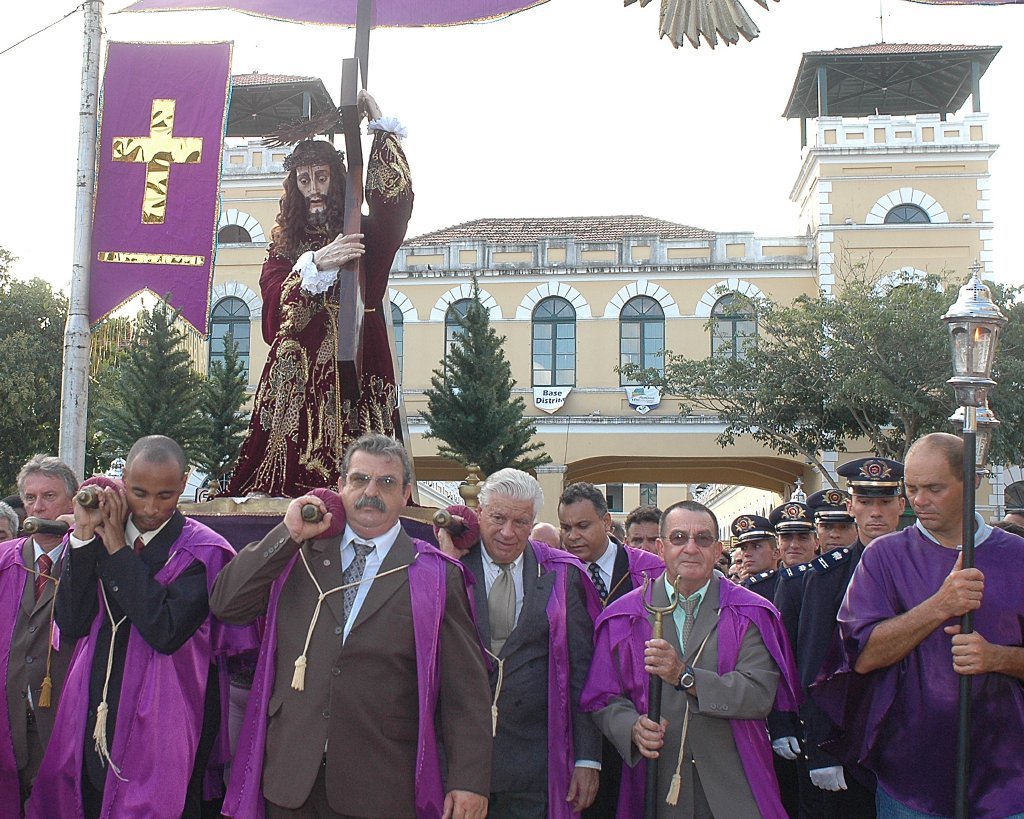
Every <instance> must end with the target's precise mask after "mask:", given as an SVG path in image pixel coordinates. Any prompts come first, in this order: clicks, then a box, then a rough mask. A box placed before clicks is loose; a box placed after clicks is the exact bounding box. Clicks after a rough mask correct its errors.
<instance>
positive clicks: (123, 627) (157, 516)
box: [28, 435, 234, 819]
mask: <svg viewBox="0 0 1024 819" xmlns="http://www.w3.org/2000/svg"><path fill="white" fill-rule="evenodd" d="M187 477H188V466H187V461H186V458H185V453H184V452H183V451H182V449H181V447H180V446H178V444H177V443H175V442H174V441H172V440H171V439H170V438H167V437H164V436H162V435H152V436H148V437H145V438H140V439H139V440H138V441H136V443H135V444H134V445H133V446H132V448H131V450H130V451H129V452H128V458H127V463H126V465H125V469H124V479H123V480H124V488H123V489H122V488H121V487H116V488H110V487H104V488H103V489H102V490H100V493H99V507H98V508H97V509H92V510H90V509H85V508H83V507H82V506H81V504H79V503H77V502H76V504H75V531H74V533H73V534H72V535H71V538H70V545H71V549H70V553H69V555H68V558H67V562H66V565H65V567H64V572H63V574H62V576H61V583H60V588H59V589H58V591H57V604H56V605H57V614H56V617H57V625H58V626H59V627H60V630H61V633H62V635H63V637H62V639H64V640H75V639H78V640H79V643H78V646H77V648H76V649H75V654H74V656H73V657H72V660H71V669H70V671H69V672H68V677H67V680H66V682H65V685H64V692H63V694H62V697H61V702H60V707H59V709H58V713H57V721H56V724H55V726H54V729H53V734H52V736H51V742H50V744H49V746H48V748H47V751H46V755H45V756H44V757H43V763H42V766H41V768H40V773H39V775H38V777H37V779H36V786H35V788H34V789H33V791H32V797H31V800H30V801H29V804H28V815H29V816H32V817H38V818H41V817H54V819H57V818H58V817H60V819H66V817H98V816H116V817H143V816H145V817H151V818H152V819H174V818H175V817H179V816H187V817H199V816H200V815H201V802H202V796H203V792H202V786H203V779H204V774H205V771H206V767H207V762H208V761H209V759H210V757H211V753H212V752H213V749H214V746H215V744H216V742H217V740H218V738H219V737H220V736H221V730H222V727H223V726H222V724H221V719H220V716H221V713H220V691H219V674H218V669H217V667H216V666H215V665H214V660H215V658H216V657H217V656H218V655H220V654H224V653H226V652H227V651H228V650H229V649H230V646H231V643H232V636H230V632H228V630H227V629H225V628H224V627H222V626H221V625H220V624H219V623H217V622H215V621H214V620H213V618H211V617H210V612H209V588H210V585H212V583H213V579H214V577H215V576H216V575H217V572H218V571H220V569H221V568H222V567H223V566H224V564H226V563H227V562H228V561H229V560H230V559H231V557H232V556H233V555H234V550H233V549H232V548H231V547H230V546H229V545H228V544H227V542H226V541H225V540H224V539H223V538H222V537H220V535H218V534H216V533H215V532H213V531H212V530H210V529H208V528H207V527H205V526H203V525H202V524H200V523H197V522H195V521H192V520H186V519H185V518H184V517H183V516H182V515H181V513H180V512H178V511H177V504H178V498H179V497H180V496H181V493H182V492H183V491H184V489H185V482H186V479H187ZM121 705H123V706H124V707H123V708H122V707H120V706H121Z"/></svg>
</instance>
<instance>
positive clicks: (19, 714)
mask: <svg viewBox="0 0 1024 819" xmlns="http://www.w3.org/2000/svg"><path fill="white" fill-rule="evenodd" d="M64 549H65V551H64V553H63V554H62V555H61V559H60V560H59V561H57V563H56V564H55V565H54V567H53V569H52V570H51V572H50V574H51V575H52V576H54V577H60V573H61V571H62V570H63V567H64V564H65V562H66V560H67V549H68V546H65V547H64ZM21 557H22V560H23V561H24V563H25V565H26V566H28V567H33V566H34V565H35V559H36V551H35V544H34V543H33V541H32V538H27V539H26V540H25V542H24V543H23V544H22V545H21ZM35 579H36V578H35V575H34V574H30V573H29V572H26V573H25V586H24V588H23V590H22V594H21V606H20V608H19V610H18V619H17V621H16V622H15V624H14V635H13V636H12V638H11V656H10V660H9V662H8V666H7V713H8V716H9V719H10V723H11V738H12V739H13V740H14V756H15V759H16V760H17V763H18V770H19V771H20V770H23V769H24V768H25V766H26V765H27V764H28V737H27V730H28V719H27V715H28V711H27V708H28V697H27V695H26V691H27V689H28V688H29V687H30V686H31V688H32V702H33V704H34V706H35V707H34V709H33V712H34V716H35V721H36V727H37V729H38V731H39V741H40V743H41V745H42V748H43V750H44V751H45V750H46V743H47V742H49V740H50V734H51V733H52V731H53V721H54V717H55V716H56V714H57V703H58V702H59V698H60V691H61V688H62V687H63V685H64V678H65V676H67V671H68V665H69V664H70V662H71V654H72V652H73V651H74V650H75V640H74V639H71V638H69V637H66V636H63V635H62V638H63V639H61V641H60V651H56V650H55V651H54V652H53V654H52V655H51V657H50V680H51V682H52V683H53V689H52V691H51V692H50V707H49V708H41V707H40V706H39V691H40V688H41V687H42V684H43V677H45V676H46V656H47V651H48V649H49V644H50V611H51V607H52V606H53V595H54V590H55V585H54V584H53V583H47V584H46V586H45V587H44V588H43V592H42V594H41V595H40V596H39V599H38V600H36V596H35Z"/></svg>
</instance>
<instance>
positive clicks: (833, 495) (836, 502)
mask: <svg viewBox="0 0 1024 819" xmlns="http://www.w3.org/2000/svg"><path fill="white" fill-rule="evenodd" d="M849 502H850V495H849V494H848V493H846V492H844V491H843V490H842V489H833V488H832V487H829V488H828V489H822V490H821V491H820V492H815V493H814V494H813V495H811V496H810V497H809V498H808V499H807V506H808V508H809V509H810V510H811V514H812V515H813V517H814V528H815V529H816V530H817V532H818V545H819V546H820V547H821V553H822V554H827V553H828V552H831V551H832V550H833V549H841V548H843V547H844V546H852V545H853V544H854V542H855V541H856V540H857V526H856V523H855V522H854V520H853V515H851V514H850V508H849Z"/></svg>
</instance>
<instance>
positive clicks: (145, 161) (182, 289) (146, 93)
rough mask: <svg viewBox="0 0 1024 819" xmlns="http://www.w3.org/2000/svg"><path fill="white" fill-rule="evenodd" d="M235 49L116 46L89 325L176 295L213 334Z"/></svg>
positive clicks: (184, 311)
mask: <svg viewBox="0 0 1024 819" xmlns="http://www.w3.org/2000/svg"><path fill="white" fill-rule="evenodd" d="M230 73H231V43H181V44H170V43H159V44H157V43H109V44H108V46H107V59H106V73H105V75H104V79H103V98H102V110H101V117H102V119H101V126H100V141H99V146H98V150H97V154H98V162H97V165H98V174H99V175H98V177H97V180H96V202H95V206H94V209H93V228H92V253H93V256H92V260H93V261H92V269H91V275H90V284H89V318H90V321H91V322H93V323H95V322H97V321H100V320H101V319H103V318H104V317H105V316H107V315H108V314H109V313H110V312H112V311H113V310H116V309H117V308H118V307H119V306H121V305H122V304H124V302H126V301H127V300H128V299H130V298H131V297H132V296H134V295H135V294H136V293H138V292H139V291H140V290H151V291H152V292H154V293H155V294H156V295H158V296H164V295H166V294H168V293H169V294H170V301H171V304H172V305H173V306H174V307H177V308H180V309H181V316H182V318H184V319H185V320H186V321H188V322H189V323H190V324H191V325H192V326H193V327H194V328H195V329H196V330H198V331H199V332H200V333H202V334H204V335H205V334H206V327H207V319H208V317H209V312H210V278H211V276H212V275H213V252H214V248H215V243H216V238H217V200H218V195H219V185H220V167H221V148H222V142H223V137H224V122H225V117H226V113H227V97H228V80H229V77H230Z"/></svg>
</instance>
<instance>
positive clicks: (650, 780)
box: [640, 572, 679, 819]
mask: <svg viewBox="0 0 1024 819" xmlns="http://www.w3.org/2000/svg"><path fill="white" fill-rule="evenodd" d="M643 574H644V584H643V591H641V592H640V599H641V600H643V601H644V608H645V609H647V611H648V612H649V613H650V614H653V615H654V625H653V626H652V629H651V639H652V640H661V639H663V637H662V635H663V634H664V627H663V625H662V620H663V619H664V617H665V615H666V614H668V615H671V614H672V612H673V611H675V609H676V606H677V605H678V603H679V596H678V594H677V595H676V597H675V599H673V600H672V604H671V605H669V606H664V607H659V606H655V605H654V603H653V602H651V603H648V602H647V589H648V587H649V586H650V585H651V578H650V577H649V576H648V574H647V572H644V573H643ZM652 601H653V597H652ZM661 684H662V679H661V677H659V676H658V675H657V674H651V679H650V682H649V683H648V689H647V719H649V720H651V722H653V723H654V724H655V725H660V724H661ZM657 815H658V760H656V759H648V760H647V783H646V785H645V787H644V819H655V817H656V816H657Z"/></svg>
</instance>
